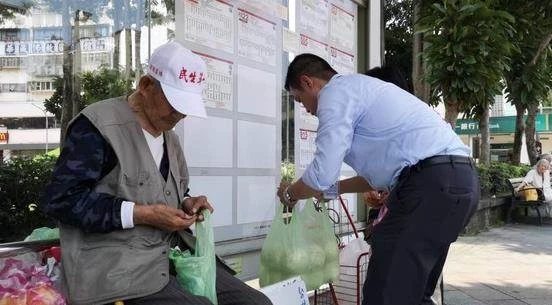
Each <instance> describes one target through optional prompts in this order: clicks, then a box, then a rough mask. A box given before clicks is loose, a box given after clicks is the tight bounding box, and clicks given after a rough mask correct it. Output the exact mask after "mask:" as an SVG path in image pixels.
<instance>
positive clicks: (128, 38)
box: [125, 26, 132, 80]
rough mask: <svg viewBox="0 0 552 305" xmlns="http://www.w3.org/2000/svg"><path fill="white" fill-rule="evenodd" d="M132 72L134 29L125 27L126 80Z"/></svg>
mask: <svg viewBox="0 0 552 305" xmlns="http://www.w3.org/2000/svg"><path fill="white" fill-rule="evenodd" d="M131 73H132V30H131V29H130V26H129V27H127V28H125V80H129V79H130V74H131Z"/></svg>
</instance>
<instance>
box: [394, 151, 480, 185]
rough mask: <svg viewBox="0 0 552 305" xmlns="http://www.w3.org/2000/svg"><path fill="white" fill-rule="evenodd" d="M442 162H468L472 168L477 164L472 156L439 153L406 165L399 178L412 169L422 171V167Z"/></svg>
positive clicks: (406, 174)
mask: <svg viewBox="0 0 552 305" xmlns="http://www.w3.org/2000/svg"><path fill="white" fill-rule="evenodd" d="M440 164H450V165H452V166H454V164H468V165H470V166H471V167H472V168H473V167H474V166H475V162H474V161H473V159H472V158H470V157H466V156H456V155H438V156H433V157H429V158H425V159H423V160H421V161H419V162H418V163H416V164H414V165H412V166H406V167H405V168H403V170H402V171H401V174H400V175H399V179H403V178H406V177H407V176H408V174H410V173H411V172H412V171H420V170H421V169H424V168H427V167H431V166H434V165H440Z"/></svg>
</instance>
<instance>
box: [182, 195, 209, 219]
mask: <svg viewBox="0 0 552 305" xmlns="http://www.w3.org/2000/svg"><path fill="white" fill-rule="evenodd" d="M205 209H207V210H209V211H210V212H211V214H212V213H213V211H214V210H213V207H212V206H211V204H210V203H209V201H207V197H205V196H198V197H188V198H186V199H184V202H183V203H182V210H184V212H185V213H186V214H189V215H197V221H203V215H201V211H203V210H205Z"/></svg>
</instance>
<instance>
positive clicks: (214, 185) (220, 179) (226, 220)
mask: <svg viewBox="0 0 552 305" xmlns="http://www.w3.org/2000/svg"><path fill="white" fill-rule="evenodd" d="M190 190H192V192H193V194H194V196H199V195H204V196H206V197H207V198H208V199H209V203H211V205H212V206H213V208H214V209H215V212H214V213H213V226H214V227H220V226H230V225H232V223H233V221H232V214H233V210H234V209H233V208H232V177H227V176H192V177H190Z"/></svg>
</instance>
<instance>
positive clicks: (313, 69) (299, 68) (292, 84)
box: [284, 53, 337, 91]
mask: <svg viewBox="0 0 552 305" xmlns="http://www.w3.org/2000/svg"><path fill="white" fill-rule="evenodd" d="M335 74H337V72H336V71H335V70H334V69H333V68H332V67H331V66H330V64H329V63H328V62H327V61H325V60H324V59H323V58H322V57H320V56H316V55H314V54H310V53H304V54H300V55H297V56H296V57H295V58H294V59H293V61H292V62H291V63H290V64H289V67H288V70H287V75H286V84H285V85H284V88H286V90H288V91H289V90H290V89H291V88H296V89H301V85H300V83H299V77H300V76H301V75H306V76H310V77H317V78H320V79H322V80H326V81H329V80H330V79H331V78H332V76H334V75H335Z"/></svg>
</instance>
